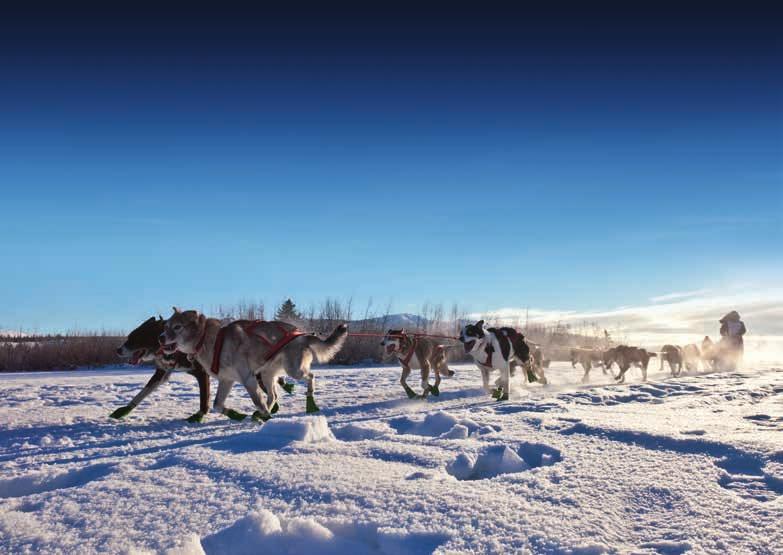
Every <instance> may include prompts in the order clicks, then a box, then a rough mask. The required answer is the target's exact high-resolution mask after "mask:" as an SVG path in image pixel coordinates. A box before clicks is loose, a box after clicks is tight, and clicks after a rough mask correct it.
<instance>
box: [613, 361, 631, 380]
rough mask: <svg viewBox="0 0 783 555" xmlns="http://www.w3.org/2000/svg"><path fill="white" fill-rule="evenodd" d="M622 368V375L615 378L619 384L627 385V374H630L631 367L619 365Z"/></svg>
mask: <svg viewBox="0 0 783 555" xmlns="http://www.w3.org/2000/svg"><path fill="white" fill-rule="evenodd" d="M618 366H619V367H620V373H619V374H618V375H617V377H616V378H615V379H616V380H617V383H625V373H626V372H628V369H629V368H630V367H631V366H630V365H629V364H625V363H623V364H618Z"/></svg>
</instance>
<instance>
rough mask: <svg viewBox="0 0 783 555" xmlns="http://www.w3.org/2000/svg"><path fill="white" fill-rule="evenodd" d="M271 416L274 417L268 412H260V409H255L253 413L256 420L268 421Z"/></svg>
mask: <svg viewBox="0 0 783 555" xmlns="http://www.w3.org/2000/svg"><path fill="white" fill-rule="evenodd" d="M270 418H272V417H271V416H269V415H268V414H266V415H264V414H261V412H260V411H255V412H254V413H253V420H254V421H255V422H266V421H267V420H269V419H270Z"/></svg>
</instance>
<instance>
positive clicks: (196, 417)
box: [188, 411, 204, 424]
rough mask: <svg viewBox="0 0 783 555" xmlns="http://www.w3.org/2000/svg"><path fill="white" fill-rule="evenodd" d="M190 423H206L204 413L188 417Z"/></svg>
mask: <svg viewBox="0 0 783 555" xmlns="http://www.w3.org/2000/svg"><path fill="white" fill-rule="evenodd" d="M188 422H190V423H191V424H201V423H202V422H204V413H203V412H201V411H198V412H197V413H195V414H191V415H190V416H188Z"/></svg>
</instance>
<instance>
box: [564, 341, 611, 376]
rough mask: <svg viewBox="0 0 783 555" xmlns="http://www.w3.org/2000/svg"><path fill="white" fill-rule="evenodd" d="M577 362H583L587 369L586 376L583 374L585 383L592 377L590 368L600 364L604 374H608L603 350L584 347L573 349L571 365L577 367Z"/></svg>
mask: <svg viewBox="0 0 783 555" xmlns="http://www.w3.org/2000/svg"><path fill="white" fill-rule="evenodd" d="M577 364H581V365H582V368H583V369H584V371H585V374H584V376H582V382H583V383H584V382H586V381H588V380H589V379H590V370H592V368H593V366H600V367H601V370H602V371H603V373H604V375H606V366H605V365H604V353H603V351H598V350H596V349H588V348H584V347H578V348H575V349H571V367H572V368H576V365H577Z"/></svg>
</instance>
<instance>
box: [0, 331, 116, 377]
mask: <svg viewBox="0 0 783 555" xmlns="http://www.w3.org/2000/svg"><path fill="white" fill-rule="evenodd" d="M122 340H123V338H122V337H118V336H117V335H116V334H114V335H112V334H107V333H105V332H101V333H91V334H85V333H73V334H65V335H56V336H24V337H16V336H0V372H25V371H30V370H72V369H75V368H84V367H88V368H90V367H92V368H94V367H100V366H108V365H111V364H119V363H120V360H119V359H118V358H117V353H116V350H117V347H119V345H120V343H122Z"/></svg>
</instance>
